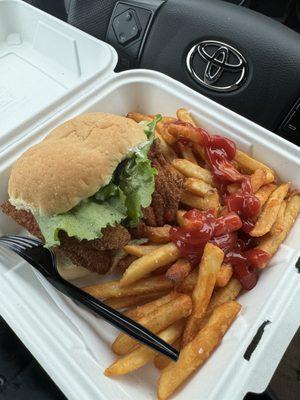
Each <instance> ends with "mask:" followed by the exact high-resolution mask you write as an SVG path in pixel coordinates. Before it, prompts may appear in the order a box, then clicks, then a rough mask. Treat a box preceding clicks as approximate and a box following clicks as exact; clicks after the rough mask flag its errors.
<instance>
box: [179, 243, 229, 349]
mask: <svg viewBox="0 0 300 400" xmlns="http://www.w3.org/2000/svg"><path fill="white" fill-rule="evenodd" d="M223 258H224V253H223V251H222V250H221V249H220V248H219V247H217V246H215V245H213V244H212V243H207V244H206V245H205V248H204V253H203V256H202V259H201V262H200V264H199V273H198V279H197V283H196V286H195V287H194V290H193V293H192V299H193V311H192V314H191V316H190V317H189V319H188V322H187V324H186V327H185V330H184V333H183V339H182V345H183V346H186V345H187V344H188V343H189V342H190V341H191V340H193V338H194V337H195V336H196V334H197V332H198V329H199V323H200V322H201V319H202V318H203V316H204V314H205V312H206V309H207V307H208V304H209V301H210V298H211V295H212V292H213V290H214V287H215V284H216V279H217V274H218V272H219V271H220V268H221V265H222V262H223Z"/></svg>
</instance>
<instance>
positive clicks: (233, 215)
mask: <svg viewBox="0 0 300 400" xmlns="http://www.w3.org/2000/svg"><path fill="white" fill-rule="evenodd" d="M175 124H177V125H184V126H186V127H188V128H189V129H193V130H194V133H195V134H196V135H198V138H199V144H200V145H201V146H202V147H203V148H204V154H205V160H206V162H207V165H208V167H209V169H210V171H211V173H212V175H213V178H214V182H215V184H216V186H217V187H218V190H219V193H220V195H221V198H222V200H223V205H224V206H225V207H224V208H223V210H222V212H221V216H220V217H218V218H217V216H216V211H215V210H213V209H209V210H206V211H198V210H195V209H194V210H190V211H188V212H186V213H185V214H184V226H182V227H173V228H171V230H170V238H171V240H172V241H173V242H174V243H175V245H176V246H177V247H178V249H179V250H180V253H181V255H182V256H183V257H186V258H188V259H189V260H190V262H192V263H193V264H196V263H199V261H200V260H201V257H202V254H203V250H204V247H205V244H206V243H207V242H208V241H210V242H211V243H213V244H215V245H216V246H218V247H220V248H221V249H222V250H223V251H224V254H225V257H224V262H226V263H230V264H231V265H232V266H233V268H234V276H235V277H236V279H238V280H239V281H240V283H241V285H242V287H243V288H244V289H246V290H250V289H252V288H253V287H254V286H255V285H256V283H257V280H258V271H257V268H259V267H260V266H261V265H262V264H264V263H265V262H266V261H268V260H269V258H270V256H269V254H267V253H266V252H265V251H263V250H260V249H256V248H253V247H254V246H255V243H254V240H253V238H251V237H250V236H248V235H247V234H248V233H249V232H250V231H251V229H252V228H253V226H254V225H255V223H256V220H257V217H258V215H259V213H260V209H261V205H260V201H259V199H258V198H257V197H256V196H255V195H254V194H253V191H252V187H251V180H250V176H248V175H245V174H242V173H241V172H239V171H238V170H237V169H236V167H235V165H234V163H233V159H234V157H235V153H236V146H235V143H234V142H233V141H232V140H230V139H228V138H225V137H222V136H219V135H209V134H208V133H207V132H206V131H205V130H204V129H201V128H195V127H193V126H192V125H191V124H189V123H185V122H182V121H176V122H175ZM178 140H179V141H181V142H184V143H185V144H186V143H187V139H186V138H181V137H179V138H178ZM230 183H238V184H239V185H240V186H239V189H238V190H237V191H236V192H235V193H232V194H230V193H229V192H228V190H227V185H228V184H230Z"/></svg>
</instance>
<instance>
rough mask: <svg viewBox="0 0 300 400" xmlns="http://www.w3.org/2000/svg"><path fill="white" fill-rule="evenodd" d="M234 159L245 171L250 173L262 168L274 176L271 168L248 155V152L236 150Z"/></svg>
mask: <svg viewBox="0 0 300 400" xmlns="http://www.w3.org/2000/svg"><path fill="white" fill-rule="evenodd" d="M234 159H235V161H236V162H237V163H238V165H239V166H240V167H241V168H242V169H244V170H246V171H247V172H251V173H252V172H255V171H256V170H257V169H263V170H266V171H269V173H271V174H272V175H273V176H275V174H274V172H273V171H272V169H271V168H269V167H268V166H267V165H265V164H263V163H261V162H260V161H257V160H256V159H255V158H252V157H250V156H248V154H246V153H244V152H243V151H241V150H236V153H235V157H234Z"/></svg>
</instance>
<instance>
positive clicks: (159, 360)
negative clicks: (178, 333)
mask: <svg viewBox="0 0 300 400" xmlns="http://www.w3.org/2000/svg"><path fill="white" fill-rule="evenodd" d="M180 345H181V338H178V339H177V340H176V341H175V342H174V343H173V344H172V346H173V347H174V349H176V350H180ZM170 362H171V359H170V358H169V357H166V356H164V355H163V354H157V355H156V356H155V358H154V365H155V367H156V368H157V369H164V368H166V367H167V366H168V365H169V364H170Z"/></svg>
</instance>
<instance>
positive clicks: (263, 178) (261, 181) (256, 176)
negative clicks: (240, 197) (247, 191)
mask: <svg viewBox="0 0 300 400" xmlns="http://www.w3.org/2000/svg"><path fill="white" fill-rule="evenodd" d="M274 180H275V176H274V174H273V172H272V171H271V170H270V169H262V168H258V169H257V170H256V171H254V172H253V174H252V175H251V186H252V190H253V192H254V193H256V192H257V191H258V189H259V188H261V187H262V186H263V185H267V184H268V183H272V182H274Z"/></svg>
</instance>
